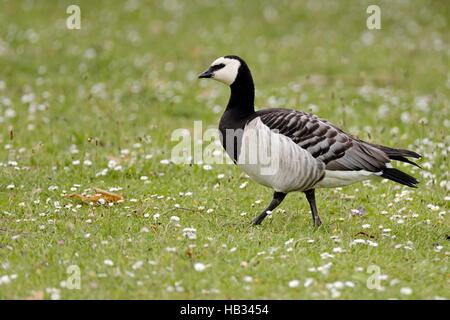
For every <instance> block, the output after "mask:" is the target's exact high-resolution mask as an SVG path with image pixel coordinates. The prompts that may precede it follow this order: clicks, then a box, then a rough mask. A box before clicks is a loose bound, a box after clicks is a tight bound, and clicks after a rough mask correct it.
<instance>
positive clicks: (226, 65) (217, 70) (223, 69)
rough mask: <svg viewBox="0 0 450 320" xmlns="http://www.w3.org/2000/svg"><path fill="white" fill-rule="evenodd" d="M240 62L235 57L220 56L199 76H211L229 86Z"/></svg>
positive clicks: (235, 75)
mask: <svg viewBox="0 0 450 320" xmlns="http://www.w3.org/2000/svg"><path fill="white" fill-rule="evenodd" d="M240 66H241V62H240V61H239V60H237V59H232V58H225V57H220V58H218V59H216V60H215V61H214V62H213V63H212V64H211V66H210V67H209V69H208V70H206V71H205V72H203V73H202V74H201V75H199V78H212V79H214V80H217V81H220V82H223V83H225V84H227V85H229V86H231V85H232V84H233V82H234V81H235V80H236V77H237V75H238V72H239V67H240Z"/></svg>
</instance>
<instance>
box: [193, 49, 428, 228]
mask: <svg viewBox="0 0 450 320" xmlns="http://www.w3.org/2000/svg"><path fill="white" fill-rule="evenodd" d="M199 78H212V79H215V80H217V81H220V82H223V83H225V84H227V85H228V86H230V88H231V95H230V100H229V102H228V105H227V107H226V109H225V112H224V113H223V115H222V118H221V119H220V124H219V130H220V133H221V141H222V145H223V147H224V149H225V151H226V152H227V153H228V155H229V156H230V157H231V158H232V159H233V160H234V162H235V163H236V164H237V165H238V166H239V167H240V168H241V169H242V170H243V171H244V172H245V173H247V175H249V176H250V178H252V179H253V180H255V181H256V182H258V183H260V184H262V185H265V186H267V187H270V188H272V189H273V190H274V195H273V199H272V201H271V202H270V204H269V206H268V207H267V208H266V209H265V210H264V211H263V212H262V213H261V214H260V215H259V216H257V217H256V218H255V219H254V220H253V224H260V223H261V222H262V221H263V220H264V218H265V217H266V216H267V215H268V214H270V212H271V211H273V210H274V209H275V208H277V207H278V206H279V205H280V203H281V202H282V201H283V200H284V198H285V197H286V194H287V193H289V192H293V191H300V192H304V193H305V195H306V198H307V200H308V202H309V206H310V209H311V214H312V219H313V223H314V225H315V226H317V227H318V226H320V225H321V224H322V222H321V220H320V217H319V214H318V211H317V207H316V198H315V189H316V188H333V187H341V186H346V185H349V184H352V183H355V182H359V181H363V180H367V179H371V178H374V177H381V178H386V179H389V180H392V181H395V182H397V183H400V184H403V185H405V186H408V187H413V188H414V187H417V184H418V183H419V181H417V180H416V179H415V178H414V177H412V176H410V175H409V174H407V173H404V172H402V171H400V170H398V169H395V168H393V167H392V164H391V161H392V160H394V161H402V162H406V163H409V164H412V165H416V166H418V165H417V164H416V163H414V162H413V161H411V160H410V159H408V158H420V155H419V154H417V153H415V152H414V151H410V150H405V149H395V148H390V147H385V146H382V145H377V144H372V143H369V142H365V141H363V140H360V139H357V138H355V137H353V136H351V135H348V134H346V133H345V132H344V131H342V130H341V129H339V128H338V127H336V126H334V125H333V124H331V123H329V122H328V121H326V120H323V119H320V118H318V117H317V116H315V115H313V114H309V113H305V112H302V111H296V110H291V109H280V108H277V109H263V110H259V111H255V107H254V101H255V87H254V84H253V78H252V75H251V73H250V69H249V68H248V66H247V64H246V63H245V61H244V60H242V59H241V58H240V57H238V56H232V55H229V56H223V57H220V58H218V59H217V60H215V61H214V62H213V63H212V64H211V66H210V67H209V68H208V70H206V71H205V72H203V73H202V74H200V75H199Z"/></svg>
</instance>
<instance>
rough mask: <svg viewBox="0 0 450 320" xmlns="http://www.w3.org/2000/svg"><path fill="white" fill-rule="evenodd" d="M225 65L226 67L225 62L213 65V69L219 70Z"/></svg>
mask: <svg viewBox="0 0 450 320" xmlns="http://www.w3.org/2000/svg"><path fill="white" fill-rule="evenodd" d="M223 67H225V64H223V63H220V64H216V65H214V66H211V71H217V70H219V69H222V68H223Z"/></svg>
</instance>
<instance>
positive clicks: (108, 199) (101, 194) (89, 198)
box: [65, 188, 123, 204]
mask: <svg viewBox="0 0 450 320" xmlns="http://www.w3.org/2000/svg"><path fill="white" fill-rule="evenodd" d="M94 190H95V194H93V195H82V194H79V193H72V194H68V195H66V196H65V198H71V199H78V200H80V201H81V202H84V203H98V204H104V203H120V202H123V197H122V196H121V195H119V194H116V193H112V192H108V191H105V190H102V189H97V188H94Z"/></svg>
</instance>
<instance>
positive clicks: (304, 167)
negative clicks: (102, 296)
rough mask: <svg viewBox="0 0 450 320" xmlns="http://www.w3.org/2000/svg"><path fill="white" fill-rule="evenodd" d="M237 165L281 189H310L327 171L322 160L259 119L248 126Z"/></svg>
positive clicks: (278, 189)
mask: <svg viewBox="0 0 450 320" xmlns="http://www.w3.org/2000/svg"><path fill="white" fill-rule="evenodd" d="M237 165H238V166H239V167H240V168H241V169H242V171H244V172H245V173H247V174H248V175H249V176H250V178H252V179H254V180H255V181H256V182H258V183H260V184H262V185H265V186H267V187H271V188H273V189H274V190H275V191H279V192H290V191H305V190H308V189H310V188H311V187H313V186H314V185H315V184H316V183H317V181H319V180H320V179H321V178H322V177H323V175H324V171H325V165H324V164H323V163H322V162H321V161H318V160H316V159H315V158H314V157H313V156H312V155H311V154H310V153H309V152H308V151H306V150H305V149H302V148H301V147H299V146H298V145H297V144H295V143H294V142H293V141H292V140H291V139H289V138H288V137H286V136H284V135H282V134H278V133H276V132H274V131H271V130H270V129H269V128H268V127H267V126H266V125H265V124H263V123H262V122H261V120H260V119H259V118H255V119H254V120H252V121H250V122H249V123H248V124H247V125H246V126H245V129H244V133H243V136H242V142H241V149H240V153H239V157H238V160H237Z"/></svg>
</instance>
